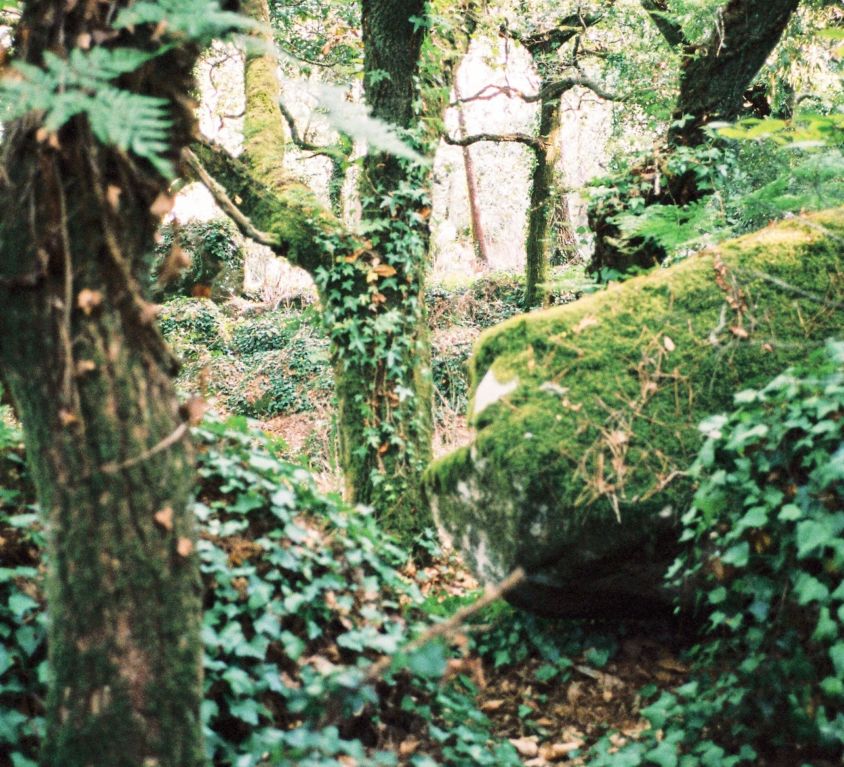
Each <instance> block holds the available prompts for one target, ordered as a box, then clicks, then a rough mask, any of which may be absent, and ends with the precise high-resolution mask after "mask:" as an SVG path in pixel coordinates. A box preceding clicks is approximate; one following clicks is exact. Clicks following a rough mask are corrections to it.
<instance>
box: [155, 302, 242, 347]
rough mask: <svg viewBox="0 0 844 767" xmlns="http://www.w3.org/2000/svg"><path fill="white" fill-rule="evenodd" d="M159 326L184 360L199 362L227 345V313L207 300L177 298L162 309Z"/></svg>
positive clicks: (168, 341) (171, 345)
mask: <svg viewBox="0 0 844 767" xmlns="http://www.w3.org/2000/svg"><path fill="white" fill-rule="evenodd" d="M158 326H159V328H160V329H161V332H162V333H163V334H164V338H165V339H166V340H167V343H169V344H170V347H171V348H172V349H173V351H174V352H175V353H176V354H177V355H178V356H179V357H181V358H182V359H188V360H190V359H195V358H197V357H202V356H205V353H206V352H209V351H218V352H219V351H222V350H224V349H225V346H226V331H225V324H224V317H223V313H222V312H221V311H220V308H219V307H218V306H217V305H216V304H215V303H214V302H213V301H209V300H208V299H205V298H184V297H180V298H174V299H173V300H171V301H168V302H167V303H166V304H164V305H163V306H162V308H161V313H160V315H159V317H158Z"/></svg>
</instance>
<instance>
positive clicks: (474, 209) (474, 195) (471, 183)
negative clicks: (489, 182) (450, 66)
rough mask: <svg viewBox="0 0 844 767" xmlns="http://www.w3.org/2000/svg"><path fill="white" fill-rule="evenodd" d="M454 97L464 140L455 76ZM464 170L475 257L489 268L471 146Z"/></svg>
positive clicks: (466, 151) (466, 150)
mask: <svg viewBox="0 0 844 767" xmlns="http://www.w3.org/2000/svg"><path fill="white" fill-rule="evenodd" d="M454 95H455V97H456V99H457V127H458V134H457V135H458V137H459V138H461V139H463V138H466V136H468V135H469V132H468V130H467V129H466V112H465V110H464V107H463V105H462V104H461V103H460V98H461V96H460V86H459V85H458V79H457V76H456V74H455V78H454ZM463 169H464V171H465V172H466V192H467V194H468V198H469V216H470V220H471V225H472V243H473V246H474V251H475V257H476V259H477V260H478V262H479V263H480V264H481V266H483V267H484V268H489V249H488V248H487V243H486V233H485V232H484V222H483V214H482V211H481V201H480V196H479V194H478V179H477V176H476V174H475V160H474V158H473V157H472V149H471V147H469V146H464V147H463Z"/></svg>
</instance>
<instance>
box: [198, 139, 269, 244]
mask: <svg viewBox="0 0 844 767" xmlns="http://www.w3.org/2000/svg"><path fill="white" fill-rule="evenodd" d="M182 159H183V160H184V161H185V164H186V165H187V166H188V167H189V168H190V169H191V170H192V171H193V172H194V173H195V174H196V177H197V178H198V179H199V181H201V182H202V184H203V185H204V186H205V187H206V188H207V189H208V191H209V192H211V196H212V197H213V198H214V201H215V202H216V203H217V205H219V206H220V207H221V208H222V209H223V212H224V213H225V214H226V215H227V216H228V217H229V218H231V220H232V221H234V223H235V224H237V227H238V228H239V229H240V231H241V232H242V233H243V234H244V235H246V236H247V237H249V239H251V240H254V241H255V242H257V243H258V244H259V245H266V246H267V247H268V248H271V249H273V250H278V249H279V248H280V247H281V243H280V241H279V240H278V238H276V237H273V236H272V235H271V234H267V233H266V232H262V231H260V230H259V229H257V228H256V227H255V225H254V224H253V223H252V222H251V221H250V220H249V219H248V218H247V217H246V215H244V213H243V212H242V211H241V210H240V208H238V207H237V205H235V204H234V203H233V202H232V200H231V199H230V198H229V196H228V194H227V193H226V190H225V189H223V187H222V185H221V184H220V183H219V182H218V181H216V180H215V179H214V178H212V176H211V174H210V173H208V171H207V170H205V167H204V166H203V165H202V163H201V162H200V160H199V158H198V157H197V156H196V155H195V154H194V153H193V151H192V150H190V149H188V148H185V149H183V150H182Z"/></svg>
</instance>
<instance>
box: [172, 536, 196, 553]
mask: <svg viewBox="0 0 844 767" xmlns="http://www.w3.org/2000/svg"><path fill="white" fill-rule="evenodd" d="M176 551H177V552H178V553H179V556H180V557H189V556H190V555H191V552H192V551H193V541H191V539H190V538H179V541H178V543H176Z"/></svg>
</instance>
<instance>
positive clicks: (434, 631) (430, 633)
mask: <svg viewBox="0 0 844 767" xmlns="http://www.w3.org/2000/svg"><path fill="white" fill-rule="evenodd" d="M526 577H527V573H525V570H524V568H522V567H517V568H516V569H515V570H513V572H512V573H510V575H508V576H507V577H506V578H505V579H504V580H503V581H501V582H500V583H497V584H495V585H493V586H487V588H486V590H485V591H484V593H483V595H482V596H481V597H480V598H479V599H478V600H477V601H475V602H473V603H472V604H470V605H467V606H466V607H463V608H461V609H460V610H458V611H457V612H456V613H454V615H452V616H451V617H450V618H449V619H448V620H445V621H443V622H442V623H435V624H434V625H433V626H431V627H430V628H428V629H427V630H426V631H423V632H422V633H421V634H420V635H419V636H418V637H416V639H413V640H412V641H410V642H408V643H407V644H406V645H404V647H402V648H401V649H400V650H399V653H401V654H402V655H406V654H408V653H412V652H416V650H418V649H420V648H421V647H424V646H425V645H426V644H428V642H431V641H433V640H434V639H437V638H439V637H446V636H450V635H452V634H456V633H457V632H458V631H459V630H460V629H461V628H462V627H463V624H464V623H465V622H466V621H467V620H468V619H469V618H471V617H472V616H473V615H475V614H476V613H478V612H480V611H481V610H483V609H484V608H485V607H486V606H487V605H489V604H492V603H493V602H495V601H496V600H497V599H500V598H501V597H503V596H504V595H505V594H506V593H507V592H508V591H512V590H513V589H514V588H516V586H518V585H519V584H520V583H521V582H522V581H524V579H525V578H526ZM394 659H395V655H384V656H383V657H381V658H379V659H378V660H377V661H375V662H374V663H373V664H372V665H371V666H370V667H369V668H368V669H367V671H366V675H365V676H364V678H363V680H362V682H361V684H362V685H363V684H371V683H372V682H375V681H378V680H379V679H380V678H381V677H382V676H384V674H385V673H386V672H387V671H388V670H389V668H390V666H391V665H392V663H393V660H394Z"/></svg>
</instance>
